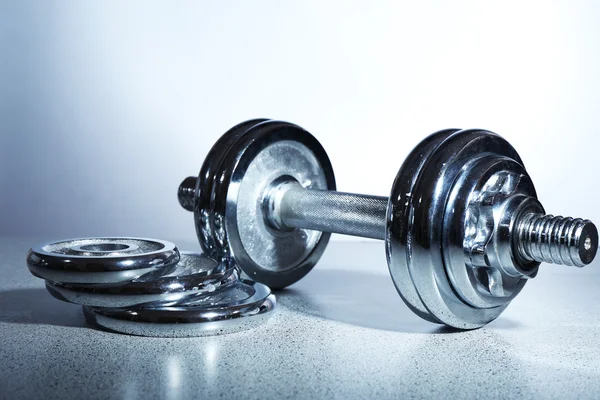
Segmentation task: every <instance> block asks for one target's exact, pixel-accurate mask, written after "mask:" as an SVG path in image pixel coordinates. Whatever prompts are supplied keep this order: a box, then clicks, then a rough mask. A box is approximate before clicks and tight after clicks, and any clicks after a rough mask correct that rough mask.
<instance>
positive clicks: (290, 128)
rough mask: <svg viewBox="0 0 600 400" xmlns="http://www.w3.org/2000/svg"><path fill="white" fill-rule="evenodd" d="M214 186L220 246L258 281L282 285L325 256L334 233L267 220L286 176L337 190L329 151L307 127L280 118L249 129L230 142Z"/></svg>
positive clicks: (309, 185)
mask: <svg viewBox="0 0 600 400" xmlns="http://www.w3.org/2000/svg"><path fill="white" fill-rule="evenodd" d="M215 172H216V173H217V175H216V179H215V180H214V184H213V187H212V194H211V199H212V200H211V205H212V208H211V210H212V211H211V213H210V215H211V216H212V217H213V218H214V231H213V233H214V234H215V235H216V245H217V247H219V248H220V249H221V251H222V253H223V255H224V256H230V257H233V258H234V259H235V260H236V262H237V264H238V265H239V266H240V267H241V268H242V270H243V271H244V272H245V273H246V274H247V275H248V276H249V277H250V278H251V279H253V280H256V281H258V282H262V283H264V284H266V285H268V286H270V287H272V288H283V287H286V286H288V285H291V284H292V283H294V282H296V281H298V280H299V279H301V278H302V277H303V276H304V275H306V274H307V273H308V272H309V271H310V270H311V269H312V267H313V266H314V265H315V263H316V262H317V261H318V259H319V258H320V257H321V255H322V253H323V251H324V250H325V247H326V246H327V242H328V240H329V237H330V234H329V233H322V232H318V231H313V230H308V229H293V230H290V231H280V230H276V229H273V228H272V227H271V226H270V224H269V223H268V222H266V221H265V218H264V212H263V199H264V198H265V195H266V192H267V191H268V190H269V189H270V187H271V185H272V184H273V183H275V182H278V181H281V180H282V179H288V180H292V181H297V182H298V183H300V185H302V186H303V187H304V188H308V189H322V190H335V178H334V175H333V168H332V167H331V163H330V161H329V158H328V157H327V154H326V153H325V150H324V149H323V147H322V146H321V144H320V143H319V142H318V141H317V139H315V138H314V136H312V135H311V134H310V133H308V132H307V131H305V130H304V129H302V128H300V127H298V126H296V125H293V124H290V123H287V122H280V121H265V122H262V123H259V124H256V125H254V126H252V127H251V128H249V129H248V130H247V131H246V132H245V133H244V134H243V135H241V136H239V137H238V138H237V139H236V140H235V141H234V142H233V143H230V150H229V151H228V152H227V154H226V156H225V157H224V158H223V161H222V163H221V166H220V170H219V171H215Z"/></svg>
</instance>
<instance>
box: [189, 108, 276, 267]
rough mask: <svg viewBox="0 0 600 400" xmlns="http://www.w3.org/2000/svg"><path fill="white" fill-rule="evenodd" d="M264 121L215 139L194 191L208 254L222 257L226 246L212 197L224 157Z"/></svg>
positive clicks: (199, 228) (196, 221)
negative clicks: (221, 244)
mask: <svg viewBox="0 0 600 400" xmlns="http://www.w3.org/2000/svg"><path fill="white" fill-rule="evenodd" d="M263 121H266V119H264V118H262V119H253V120H248V121H245V122H242V123H241V124H238V125H236V126H234V127H233V128H231V129H229V130H228V131H227V132H226V133H224V134H223V135H222V136H221V137H220V138H219V139H218V140H217V141H216V142H215V144H214V145H213V146H212V148H211V149H210V151H209V152H208V154H207V155H206V158H205V159H204V162H203V163H202V167H201V168H200V172H199V173H198V180H197V181H196V188H195V190H194V194H195V200H194V209H193V211H194V224H195V226H196V234H197V235H198V238H199V241H200V246H201V247H202V250H203V251H204V253H205V254H206V255H208V256H211V257H214V258H218V257H221V255H222V248H221V247H219V246H217V244H216V243H215V242H216V238H215V234H214V231H215V228H214V220H213V218H212V217H213V214H212V210H211V196H212V188H213V185H214V184H215V180H216V179H217V178H218V176H219V175H220V173H221V165H222V162H223V159H224V158H225V156H226V155H227V153H228V152H229V150H230V149H231V147H232V144H233V143H234V142H235V141H236V140H238V138H239V137H240V136H242V135H243V134H244V132H246V130H247V129H249V128H251V127H252V126H254V125H256V124H258V123H260V122H263Z"/></svg>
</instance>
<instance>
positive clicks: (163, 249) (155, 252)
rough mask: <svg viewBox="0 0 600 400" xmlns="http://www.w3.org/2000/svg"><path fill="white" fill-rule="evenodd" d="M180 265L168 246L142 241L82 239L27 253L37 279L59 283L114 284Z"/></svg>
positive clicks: (169, 245)
mask: <svg viewBox="0 0 600 400" xmlns="http://www.w3.org/2000/svg"><path fill="white" fill-rule="evenodd" d="M178 261H179V251H178V250H177V247H175V245H174V244H173V243H171V242H167V241H163V240H157V239H141V238H84V239H70V240H63V241H59V242H52V243H46V244H43V245H41V246H38V247H34V248H32V249H31V250H29V253H28V254H27V266H28V268H29V270H30V271H31V273H32V274H33V275H35V276H37V277H39V278H42V279H46V280H49V281H53V282H61V283H82V284H116V283H124V282H130V281H132V280H134V279H138V278H140V277H142V276H144V275H145V274H151V273H157V271H160V273H162V274H167V273H169V272H170V271H171V268H174V267H175V265H176V264H177V262H178Z"/></svg>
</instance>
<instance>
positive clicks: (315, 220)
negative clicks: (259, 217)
mask: <svg viewBox="0 0 600 400" xmlns="http://www.w3.org/2000/svg"><path fill="white" fill-rule="evenodd" d="M288 186H290V187H288V188H285V189H280V190H283V191H284V193H283V195H280V196H277V197H279V198H280V200H279V201H277V200H275V201H274V202H273V203H272V204H273V208H271V211H270V212H271V213H273V214H277V215H270V216H268V218H267V219H269V220H271V221H275V223H274V224H275V226H276V227H279V228H303V229H312V230H317V231H323V232H331V233H341V234H343V235H351V236H359V237H364V238H372V239H380V240H385V232H386V211H387V204H388V198H387V197H381V196H366V195H361V194H351V193H342V192H336V191H327V190H314V189H304V188H302V186H300V185H298V184H290V185H288ZM268 212H269V211H268Z"/></svg>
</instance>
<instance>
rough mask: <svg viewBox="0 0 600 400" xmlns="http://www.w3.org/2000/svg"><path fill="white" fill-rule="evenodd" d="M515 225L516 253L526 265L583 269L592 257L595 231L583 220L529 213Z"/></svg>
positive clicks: (595, 240)
mask: <svg viewBox="0 0 600 400" xmlns="http://www.w3.org/2000/svg"><path fill="white" fill-rule="evenodd" d="M517 224H518V225H517V230H518V231H517V232H518V239H519V240H518V244H517V249H518V250H517V251H518V253H519V255H520V256H521V257H522V258H523V259H525V260H527V261H536V262H547V263H552V264H562V265H574V266H577V267H583V266H585V265H587V264H589V263H591V262H592V260H593V259H594V257H595V256H596V252H597V250H598V230H597V229H596V226H595V225H594V224H593V223H592V222H591V221H589V220H587V219H581V218H571V217H561V216H553V215H543V214H534V213H530V214H526V215H524V216H523V217H522V218H521V219H520V221H518V223H517Z"/></svg>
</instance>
